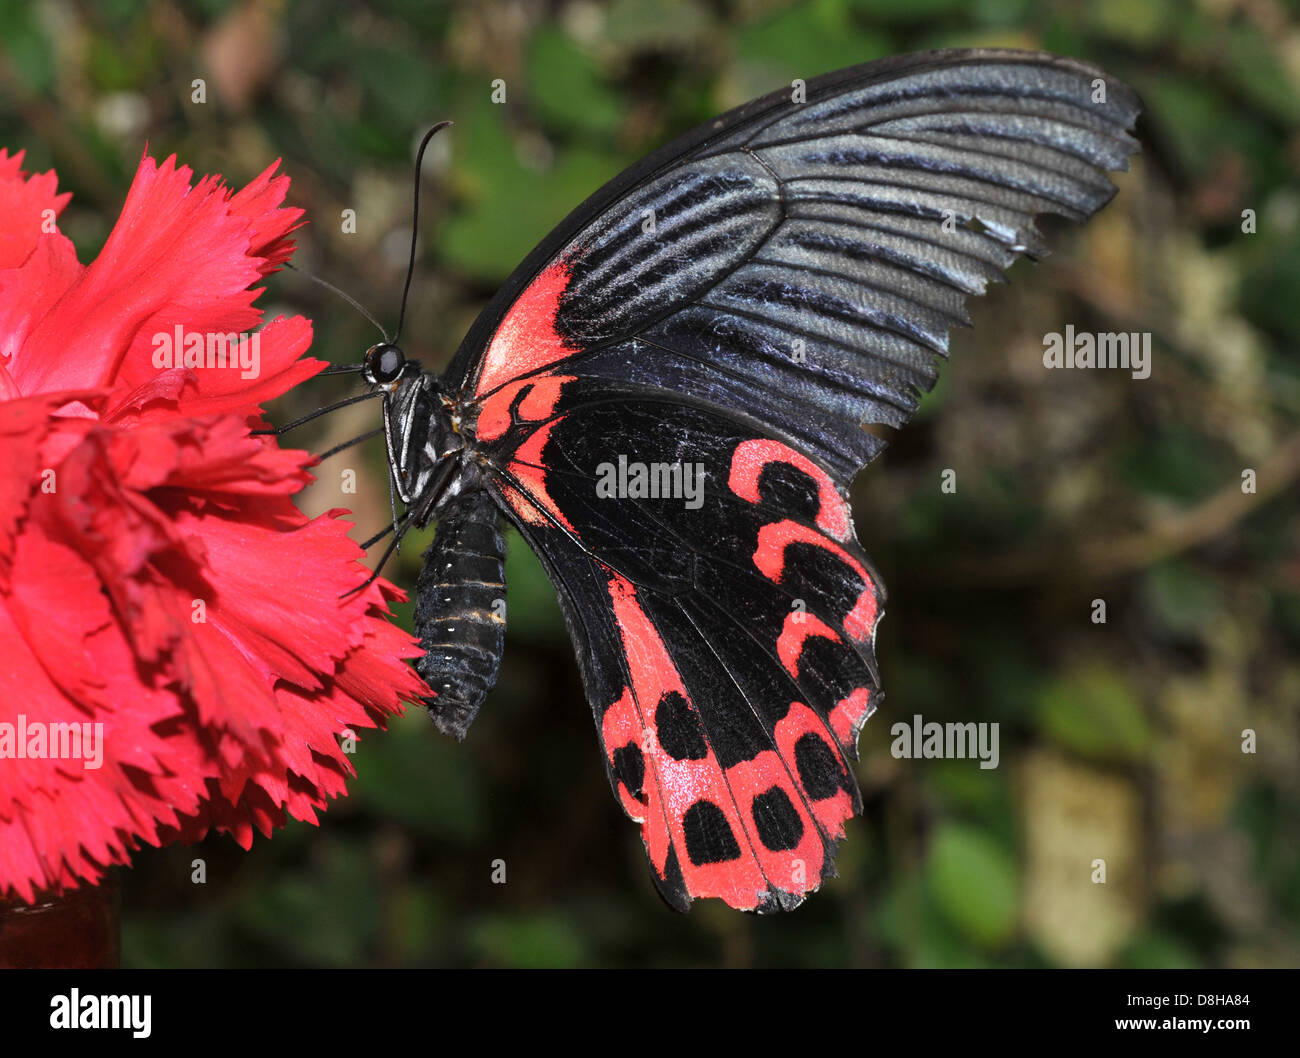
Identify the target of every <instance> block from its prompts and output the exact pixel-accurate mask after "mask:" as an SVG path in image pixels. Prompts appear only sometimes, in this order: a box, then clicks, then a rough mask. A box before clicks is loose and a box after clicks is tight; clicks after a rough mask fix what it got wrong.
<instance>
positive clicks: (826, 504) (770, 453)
mask: <svg viewBox="0 0 1300 1058" xmlns="http://www.w3.org/2000/svg"><path fill="white" fill-rule="evenodd" d="M769 463H786V464H789V465H790V466H792V467H794V468H795V469H796V470H798V471H799V472H800V473H803V474H807V475H808V477H810V478H812V479H813V481H814V482H815V483H816V485H817V496H818V499H819V501H820V502H819V506H818V510H817V524H818V525H819V526H820V527H821V528H822V529H823V530H825V531H826V532H827V533H829V534H830V535H831V536H833V537H835V539H836V540H847V539H848V538H849V533H850V522H849V506H848V504H847V503H846V502H845V501H844V497H843V496H841V495H840V493H839V490H838V489H836V487H835V482H833V481H832V480H831V478H830V475H829V474H827V473H826V471H824V470H822V468H821V467H819V466H818V465H817V464H816V463H814V462H813V461H812V460H811V459H809V458H808V457H807V456H806V455H804V454H803V453H802V452H796V451H795V450H794V449H793V448H791V447H790V446H789V445H784V444H782V443H781V442H780V441H772V440H769V439H767V438H762V437H757V438H754V439H753V440H751V441H742V442H741V443H740V444H738V445H736V450H735V451H734V452H733V453H732V455H731V475H730V477H729V478H728V481H727V484H728V485H729V486H730V488H731V491H732V492H734V493H735V494H736V495H737V496H739V497H740V498H741V499H743V500H748V501H749V502H750V503H758V502H759V493H758V479H759V477H760V476H761V475H762V473H763V468H764V467H765V466H767V465H768V464H769Z"/></svg>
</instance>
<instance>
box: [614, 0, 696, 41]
mask: <svg viewBox="0 0 1300 1058" xmlns="http://www.w3.org/2000/svg"><path fill="white" fill-rule="evenodd" d="M711 23H712V18H711V17H710V16H709V14H708V13H707V11H706V9H705V8H704V7H703V6H702V5H701V4H697V3H695V2H693V0H614V3H612V4H611V5H610V8H609V15H608V17H607V18H606V20H605V34H604V35H605V38H606V39H607V40H608V41H609V42H610V43H611V44H617V45H620V46H622V47H625V48H633V47H640V48H645V47H653V48H663V47H672V46H676V47H686V46H688V45H690V44H693V43H694V42H695V41H697V40H698V39H699V38H700V37H701V36H703V35H705V34H706V33H707V32H708V30H709V28H710V26H711Z"/></svg>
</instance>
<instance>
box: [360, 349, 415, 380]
mask: <svg viewBox="0 0 1300 1058" xmlns="http://www.w3.org/2000/svg"><path fill="white" fill-rule="evenodd" d="M405 366H406V356H405V355H404V354H403V353H402V350H400V349H399V348H397V346H395V345H393V344H392V343H391V342H380V343H379V344H378V345H372V346H371V347H370V348H369V349H367V350H366V360H365V374H366V381H368V382H371V383H375V384H383V383H387V382H395V381H397V378H398V376H399V375H400V374H401V373H402V368H403V367H405Z"/></svg>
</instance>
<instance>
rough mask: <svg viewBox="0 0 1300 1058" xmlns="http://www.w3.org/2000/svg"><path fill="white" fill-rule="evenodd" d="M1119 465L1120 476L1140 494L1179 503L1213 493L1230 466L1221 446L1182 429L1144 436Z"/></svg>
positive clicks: (1147, 433)
mask: <svg viewBox="0 0 1300 1058" xmlns="http://www.w3.org/2000/svg"><path fill="white" fill-rule="evenodd" d="M1119 462H1120V465H1121V466H1122V467H1123V473H1124V476H1125V477H1126V478H1127V479H1128V480H1129V482H1131V483H1132V484H1133V485H1135V486H1136V487H1138V488H1139V489H1141V490H1142V491H1143V492H1149V493H1154V494H1157V495H1163V496H1172V497H1174V498H1175V499H1180V500H1200V499H1204V498H1205V497H1206V496H1208V495H1210V494H1211V493H1212V492H1215V491H1216V490H1217V489H1218V488H1219V487H1220V485H1222V483H1223V481H1224V480H1225V476H1226V475H1227V473H1228V472H1229V468H1230V464H1231V461H1230V460H1229V459H1228V456H1227V453H1226V451H1225V449H1224V447H1223V445H1222V444H1221V443H1219V442H1217V441H1214V440H1211V439H1210V438H1208V437H1206V436H1204V435H1203V434H1201V433H1199V432H1197V431H1195V430H1190V429H1183V428H1169V429H1164V430H1160V431H1158V432H1156V431H1154V430H1153V431H1148V432H1146V434H1145V435H1144V436H1143V437H1142V439H1141V440H1138V441H1134V442H1133V443H1132V444H1131V445H1129V446H1128V448H1127V449H1126V450H1125V451H1124V452H1123V454H1122V455H1121V456H1120V460H1119ZM1232 473H1233V474H1234V475H1235V474H1236V473H1237V471H1236V470H1233V471H1232Z"/></svg>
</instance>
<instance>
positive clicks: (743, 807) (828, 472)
mask: <svg viewBox="0 0 1300 1058" xmlns="http://www.w3.org/2000/svg"><path fill="white" fill-rule="evenodd" d="M1138 109H1139V107H1138V103H1137V100H1136V98H1135V97H1134V95H1133V94H1132V92H1130V91H1129V90H1128V89H1127V88H1125V87H1124V86H1123V85H1122V84H1120V83H1118V82H1116V81H1114V80H1112V79H1110V78H1108V77H1106V75H1105V74H1103V73H1101V72H1100V71H1099V70H1097V69H1095V68H1093V67H1091V66H1088V65H1086V64H1083V63H1080V62H1075V61H1071V60H1067V59H1062V58H1057V57H1053V56H1049V55H1043V54H1035V53H1028V52H1015V51H992V50H973V51H941V52H930V53H924V54H917V55H909V56H903V57H899V58H893V59H888V60H885V61H882V62H875V63H869V64H866V65H863V66H857V67H853V68H851V69H847V70H842V71H839V72H837V73H833V74H829V75H827V76H825V77H821V78H818V79H816V80H813V81H810V82H808V84H807V85H806V91H805V93H803V94H799V93H797V92H791V91H789V90H785V91H781V92H778V93H774V94H772V95H769V96H766V97H764V98H762V99H758V100H755V101H754V102H751V103H749V104H747V105H745V106H743V107H740V108H739V109H737V110H733V111H731V112H730V113H728V114H726V115H724V116H723V117H720V118H718V119H717V120H715V121H712V122H709V123H708V124H706V125H703V126H701V127H700V128H697V129H695V130H694V131H692V132H689V133H687V134H685V135H684V136H682V137H680V138H679V139H677V140H675V141H673V142H672V143H670V144H668V145H667V146H666V147H664V148H662V149H661V150H659V151H657V152H655V153H654V154H652V155H651V156H649V157H648V158H646V159H645V160H644V161H642V162H641V163H640V164H639V165H637V166H635V167H633V168H632V169H630V170H628V171H627V172H625V173H623V174H622V175H620V176H618V177H617V178H615V179H614V180H612V181H611V182H610V183H609V184H607V185H606V186H605V187H603V188H601V189H600V190H599V191H598V192H596V194H594V195H593V196H592V197H591V198H590V199H588V200H587V201H586V202H585V203H583V204H582V205H581V206H580V207H579V208H578V209H577V210H575V211H574V212H573V213H572V214H571V215H570V216H569V217H568V218H567V219H566V220H565V221H564V222H563V223H562V224H560V225H559V227H557V228H556V229H555V230H554V231H553V232H552V233H551V234H550V235H549V236H548V237H547V238H546V239H545V240H544V241H543V242H542V243H541V245H540V246H538V247H537V248H536V249H535V250H534V251H533V252H532V253H531V254H530V255H529V256H528V258H527V259H526V260H525V261H524V262H523V264H522V265H520V266H519V268H517V269H516V270H515V272H514V273H513V274H512V275H511V277H510V278H509V279H508V280H507V282H506V284H505V286H504V287H503V288H502V289H501V291H500V292H499V293H498V294H497V296H496V297H495V298H494V299H493V300H492V302H491V303H490V304H489V305H488V306H487V308H486V309H485V310H484V311H483V313H482V315H480V316H479V318H478V320H477V322H475V324H474V325H473V327H472V328H471V329H470V331H469V333H468V334H467V335H466V337H465V340H464V341H463V342H462V344H461V346H460V348H459V351H458V352H457V353H456V355H455V357H454V359H453V360H452V362H451V365H450V366H449V368H448V369H447V371H446V372H445V373H444V374H443V375H442V376H439V377H435V376H433V375H431V374H428V373H426V372H425V371H423V370H422V369H421V368H420V366H419V365H418V364H417V363H415V362H414V361H411V360H407V359H406V358H405V357H404V356H403V354H402V352H401V350H400V349H399V348H398V347H397V345H396V344H395V341H394V342H390V341H387V340H386V341H385V342H383V343H381V344H379V345H377V346H375V347H373V348H371V349H370V350H369V351H368V352H367V354H366V357H365V361H364V364H363V365H360V368H358V369H363V370H364V377H365V379H366V381H367V382H369V383H370V385H371V392H370V393H369V394H367V396H382V398H383V401H384V434H385V436H386V438H387V441H388V452H389V460H390V465H391V471H392V486H393V489H394V491H395V492H396V494H397V496H398V497H399V498H400V499H401V501H402V504H403V512H402V513H400V514H399V513H397V512H396V504H395V512H394V522H393V526H392V531H393V536H394V543H395V542H396V540H398V539H400V538H401V536H402V535H403V534H404V533H405V532H407V531H408V530H409V529H410V528H412V527H419V526H424V525H426V524H427V523H428V522H429V521H430V520H431V519H436V520H437V523H438V524H437V532H436V537H435V539H434V542H433V544H432V545H431V546H430V548H429V550H428V552H427V554H426V556H425V564H424V568H423V572H422V573H421V574H420V577H419V580H418V583H417V592H416V594H417V601H416V610H415V625H416V632H417V634H418V635H419V637H420V641H421V645H422V647H423V650H424V651H425V653H424V656H423V657H422V658H420V659H419V661H418V662H417V668H418V669H419V671H420V673H421V674H422V675H423V676H424V678H425V679H426V681H427V682H428V683H429V685H430V687H432V688H433V689H434V691H435V692H436V697H434V698H433V699H431V700H430V702H429V708H430V710H431V712H432V714H433V717H434V719H435V721H436V723H437V725H438V726H439V728H441V729H442V730H443V731H445V732H448V733H450V734H454V735H456V736H458V737H464V735H465V732H466V730H467V728H468V727H469V725H470V723H471V722H472V721H473V719H474V716H475V714H476V713H477V711H478V709H479V707H480V705H481V704H482V702H483V699H484V698H485V696H486V695H487V693H488V691H489V690H490V689H491V688H492V685H493V683H494V682H495V679H496V675H497V668H498V665H499V663H500V659H501V653H502V649H503V637H504V626H505V619H504V612H503V607H502V604H501V600H502V599H503V598H504V594H505V586H504V580H505V576H504V569H503V556H504V550H505V545H504V541H503V539H502V536H501V532H500V528H499V521H500V516H501V515H503V514H504V515H505V517H506V518H508V519H509V520H510V521H511V522H512V523H513V524H514V525H515V526H516V527H517V528H518V530H519V532H520V533H521V534H522V536H523V537H524V539H525V540H527V541H528V543H529V544H530V545H531V546H532V548H533V549H534V551H536V553H537V555H538V556H539V558H540V559H541V561H542V564H543V565H544V567H545V568H546V571H547V573H548V574H549V575H550V577H551V580H552V581H553V582H554V584H555V587H556V589H557V591H558V593H559V598H560V602H561V605H562V608H563V611H564V616H565V620H566V622H567V624H568V628H569V632H570V634H571V636H572V637H573V643H574V647H575V649H576V651H577V657H578V663H579V666H580V667H581V670H582V677H583V680H584V682H585V685H586V691H587V696H588V698H589V699H590V702H591V707H592V711H593V713H594V715H595V720H596V730H597V733H598V735H599V737H600V741H601V745H602V752H603V755H604V759H605V768H606V771H607V773H608V775H609V781H610V785H611V786H612V787H613V790H614V795H615V797H616V798H617V799H618V801H619V803H620V804H621V805H622V807H623V810H624V811H625V812H626V813H627V814H628V815H629V816H630V817H631V818H632V819H633V820H635V821H637V822H638V823H640V824H641V833H642V838H643V840H644V842H645V847H646V852H647V854H648V856H649V859H650V866H651V869H652V871H653V873H654V877H655V880H656V882H657V884H658V887H659V890H660V892H661V893H662V894H663V896H664V898H665V899H666V900H667V901H668V903H669V904H671V905H672V906H673V907H675V908H679V909H682V910H685V909H686V908H687V907H688V906H689V905H690V903H691V901H692V899H694V898H696V897H718V898H720V899H722V900H725V901H726V902H727V903H728V904H730V905H731V906H732V907H736V908H744V909H750V910H757V911H774V910H788V909H790V908H793V907H795V906H797V905H798V904H799V903H800V902H802V900H803V899H804V897H805V896H806V894H807V893H808V892H810V891H812V890H814V889H816V888H817V887H818V886H819V885H820V884H821V881H822V879H823V878H826V877H828V876H829V875H830V874H831V873H833V868H832V858H833V855H834V850H835V846H836V843H837V842H838V840H839V839H840V838H841V837H842V836H843V834H844V825H845V821H846V820H848V819H849V818H850V817H852V816H853V815H854V814H855V813H856V812H858V811H859V809H860V807H861V802H860V797H859V793H858V788H857V784H856V782H855V780H854V776H853V771H852V767H851V761H853V760H854V759H856V756H857V750H856V743H857V737H858V731H859V729H860V728H861V726H862V724H863V723H864V721H865V720H866V719H867V717H868V716H869V715H871V713H872V712H873V711H874V710H875V709H876V708H877V706H878V705H879V703H880V700H881V695H880V686H881V681H880V676H879V673H878V671H877V668H876V661H875V657H874V651H873V641H874V637H875V633H876V627H877V624H878V622H879V620H880V617H881V613H882V603H883V601H884V596H885V593H884V588H883V587H882V585H881V581H880V578H879V576H878V575H877V574H876V572H875V570H874V569H873V568H872V566H871V564H870V562H869V561H868V559H867V556H866V555H865V554H864V553H863V551H862V549H861V548H860V546H859V545H858V541H857V539H856V537H855V535H854V530H853V521H852V517H851V514H850V510H849V504H848V500H847V490H848V486H849V483H850V481H851V480H852V478H853V476H854V474H855V473H857V471H858V470H859V469H861V468H862V467H863V466H864V465H866V464H867V463H870V462H871V461H872V460H873V459H874V458H875V457H876V455H878V454H879V452H880V450H881V448H882V442H881V441H880V440H879V438H878V437H877V436H876V435H875V434H873V433H871V432H868V430H867V429H865V428H864V427H865V426H867V425H870V424H884V425H886V426H890V427H899V426H902V425H903V424H904V423H906V422H907V421H908V419H909V418H910V417H911V415H912V413H913V412H914V411H915V410H916V407H917V402H918V400H919V398H920V396H921V394H922V393H923V392H925V391H928V390H929V389H930V388H931V387H932V385H933V384H934V381H935V378H936V372H937V369H938V364H939V361H940V359H941V358H942V357H943V356H945V355H946V353H947V348H948V339H947V333H948V330H949V328H951V327H952V326H953V325H955V324H961V323H967V322H968V317H967V314H966V311H965V308H964V301H965V299H966V296H967V295H970V294H981V293H983V292H984V289H985V287H986V285H987V284H988V283H989V282H991V281H1000V280H1001V279H1002V273H1003V271H1004V270H1005V269H1006V268H1007V267H1008V266H1009V265H1010V264H1011V263H1012V261H1013V260H1014V259H1015V258H1016V256H1017V255H1018V254H1022V253H1023V254H1027V255H1029V256H1038V255H1040V254H1041V253H1043V252H1044V247H1043V245H1042V241H1041V238H1040V236H1039V233H1038V232H1037V231H1036V230H1035V227H1034V223H1033V218H1034V215H1035V214H1038V213H1057V214H1061V215H1064V216H1066V217H1069V218H1071V219H1073V220H1075V221H1082V220H1084V219H1086V218H1087V217H1089V216H1090V215H1091V214H1092V213H1094V212H1095V211H1096V210H1098V209H1100V208H1101V207H1102V206H1103V205H1105V204H1106V202H1108V201H1109V200H1110V198H1111V197H1112V195H1113V194H1114V193H1115V188H1114V187H1113V186H1112V184H1111V183H1110V181H1109V180H1108V179H1107V177H1106V175H1105V173H1106V171H1107V170H1112V169H1124V168H1127V164H1128V163H1127V159H1128V156H1129V155H1130V154H1131V153H1132V152H1133V151H1134V150H1136V149H1137V144H1136V142H1135V141H1134V140H1133V139H1132V138H1131V137H1130V135H1129V134H1128V131H1127V130H1129V129H1131V128H1132V125H1133V123H1134V121H1135V119H1136V116H1137V113H1138ZM426 143H427V138H426ZM417 180H418V174H417ZM408 284H409V276H408ZM399 331H400V325H399ZM701 473H702V477H701Z"/></svg>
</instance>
